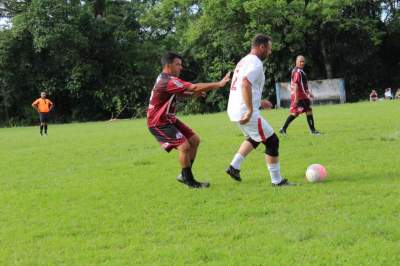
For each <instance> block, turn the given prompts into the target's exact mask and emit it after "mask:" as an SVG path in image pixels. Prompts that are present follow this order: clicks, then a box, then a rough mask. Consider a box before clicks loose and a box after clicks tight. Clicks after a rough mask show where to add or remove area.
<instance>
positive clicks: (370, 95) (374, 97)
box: [369, 90, 378, 102]
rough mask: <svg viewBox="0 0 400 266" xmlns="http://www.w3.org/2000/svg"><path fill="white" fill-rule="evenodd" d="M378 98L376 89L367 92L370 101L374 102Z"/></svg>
mask: <svg viewBox="0 0 400 266" xmlns="http://www.w3.org/2000/svg"><path fill="white" fill-rule="evenodd" d="M377 100H378V93H377V92H376V90H372V91H371V93H370V94H369V101H370V102H375V101H377Z"/></svg>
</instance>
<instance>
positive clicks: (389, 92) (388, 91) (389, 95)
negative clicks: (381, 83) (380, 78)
mask: <svg viewBox="0 0 400 266" xmlns="http://www.w3.org/2000/svg"><path fill="white" fill-rule="evenodd" d="M392 99H393V94H392V89H391V88H387V89H386V90H385V100H392Z"/></svg>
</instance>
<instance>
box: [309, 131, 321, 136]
mask: <svg viewBox="0 0 400 266" xmlns="http://www.w3.org/2000/svg"><path fill="white" fill-rule="evenodd" d="M310 133H311V135H314V136H319V135H321V132H319V131H318V130H313V131H311V132H310Z"/></svg>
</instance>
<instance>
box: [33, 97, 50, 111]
mask: <svg viewBox="0 0 400 266" xmlns="http://www.w3.org/2000/svg"><path fill="white" fill-rule="evenodd" d="M32 105H36V107H37V108H38V109H39V112H41V113H48V112H49V111H50V108H51V106H53V103H52V102H51V101H50V100H49V99H42V98H39V99H37V100H36V101H34V102H33V103H32Z"/></svg>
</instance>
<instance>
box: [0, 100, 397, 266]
mask: <svg viewBox="0 0 400 266" xmlns="http://www.w3.org/2000/svg"><path fill="white" fill-rule="evenodd" d="M314 111H315V121H316V126H317V128H318V129H320V130H321V131H323V132H324V133H325V134H324V135H323V136H320V137H314V136H311V135H310V134H309V133H308V130H307V124H306V119H305V117H300V118H299V119H298V120H296V121H294V122H293V124H292V125H291V127H290V128H289V130H288V134H289V136H288V137H286V138H284V137H281V138H280V140H281V143H280V144H281V149H280V154H281V168H282V174H283V175H284V176H285V177H287V178H288V179H289V180H291V181H295V182H299V183H301V184H302V185H301V186H297V187H283V188H273V187H271V186H270V178H269V176H268V173H267V169H266V166H265V164H264V161H263V148H262V147H259V149H258V150H257V151H256V152H254V153H252V154H250V156H249V157H248V158H247V159H246V161H245V163H244V164H243V165H242V177H243V179H244V180H243V182H242V183H234V182H233V181H231V179H230V178H229V177H227V175H226V174H225V173H224V169H225V167H226V166H227V165H228V164H229V162H230V161H231V159H232V156H233V155H234V153H235V152H236V150H237V148H238V146H239V144H240V143H241V142H242V140H243V136H242V135H241V133H240V131H239V129H237V128H236V126H234V125H233V124H231V123H230V122H229V121H228V118H227V115H226V114H225V113H220V114H213V115H195V116H186V117H181V118H182V120H183V121H184V122H187V124H189V125H190V126H191V127H192V128H193V129H194V130H195V131H196V132H197V133H199V135H200V137H201V138H202V143H201V145H200V149H199V153H198V158H197V160H196V163H195V165H194V174H195V176H196V178H198V179H199V180H208V181H210V182H211V184H212V186H211V188H210V189H208V190H201V191H197V190H196V191H195V190H190V189H187V188H186V187H184V186H183V185H181V184H179V183H178V182H176V181H175V177H176V175H177V174H178V173H179V171H180V169H179V166H178V163H177V153H176V152H171V154H167V153H165V152H162V151H161V150H160V148H159V146H158V144H157V143H156V141H155V140H154V139H153V137H152V136H151V135H150V133H149V132H148V130H147V128H146V124H145V120H135V121H117V122H98V123H83V124H67V125H51V126H50V128H49V136H48V137H40V135H39V133H38V128H37V127H25V128H6V129H0V147H1V149H0V264H1V265H191V264H195V265H399V264H400V226H399V223H400V197H399V196H400V193H399V192H400V157H399V152H400V121H399V114H400V102H394V101H392V102H377V103H358V104H346V105H334V106H321V107H315V108H314ZM263 114H264V117H266V119H267V120H268V121H270V123H271V124H272V126H273V127H274V128H275V130H277V129H279V127H280V125H281V123H283V121H284V119H285V118H286V116H287V109H282V110H274V111H270V112H264V113H263ZM312 163H321V164H323V165H325V166H326V168H327V170H328V172H329V177H328V179H327V180H326V182H323V183H318V184H311V183H306V182H305V180H304V171H305V169H306V167H307V166H308V165H309V164H312Z"/></svg>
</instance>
